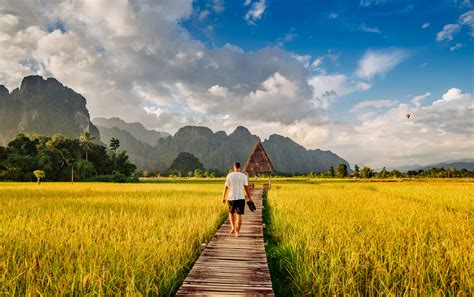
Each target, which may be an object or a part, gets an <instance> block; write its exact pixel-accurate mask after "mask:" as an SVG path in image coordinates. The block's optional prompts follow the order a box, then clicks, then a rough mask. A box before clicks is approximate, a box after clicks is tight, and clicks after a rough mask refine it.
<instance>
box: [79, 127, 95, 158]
mask: <svg viewBox="0 0 474 297" xmlns="http://www.w3.org/2000/svg"><path fill="white" fill-rule="evenodd" d="M94 139H95V137H94V136H92V135H91V133H90V132H89V131H83V132H82V133H81V136H80V137H79V142H80V143H81V146H82V148H83V149H84V151H85V152H86V161H89V160H88V153H89V151H90V150H91V148H92V146H93V144H92V140H94Z"/></svg>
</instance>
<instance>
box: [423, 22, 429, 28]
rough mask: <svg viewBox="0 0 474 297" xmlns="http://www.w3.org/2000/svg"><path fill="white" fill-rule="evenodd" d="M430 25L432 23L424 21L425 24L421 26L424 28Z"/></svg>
mask: <svg viewBox="0 0 474 297" xmlns="http://www.w3.org/2000/svg"><path fill="white" fill-rule="evenodd" d="M429 26H430V23H424V24H423V25H421V28H422V29H426V28H428V27H429Z"/></svg>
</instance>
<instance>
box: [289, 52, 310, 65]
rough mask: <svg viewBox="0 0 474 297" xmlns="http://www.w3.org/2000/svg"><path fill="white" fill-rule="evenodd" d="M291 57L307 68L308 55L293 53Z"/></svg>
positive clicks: (308, 63) (308, 62)
mask: <svg viewBox="0 0 474 297" xmlns="http://www.w3.org/2000/svg"><path fill="white" fill-rule="evenodd" d="M292 57H293V58H295V59H296V60H297V61H298V62H300V63H301V64H303V66H304V68H308V67H309V66H310V62H311V56H310V55H298V54H295V53H293V54H292Z"/></svg>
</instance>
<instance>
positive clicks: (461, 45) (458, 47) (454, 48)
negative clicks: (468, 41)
mask: <svg viewBox="0 0 474 297" xmlns="http://www.w3.org/2000/svg"><path fill="white" fill-rule="evenodd" d="M462 47H463V44H462V43H459V42H458V43H456V44H455V45H454V46H451V47H450V48H449V50H450V51H452V52H454V51H455V50H457V49H460V48H462Z"/></svg>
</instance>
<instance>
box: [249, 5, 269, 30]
mask: <svg viewBox="0 0 474 297" xmlns="http://www.w3.org/2000/svg"><path fill="white" fill-rule="evenodd" d="M244 4H245V3H244ZM266 9H267V4H266V0H258V1H256V2H254V3H252V5H251V7H250V9H249V10H248V11H247V13H246V14H245V17H244V18H245V20H246V21H247V23H248V24H250V25H255V22H256V21H258V20H260V19H261V18H262V16H263V14H264V12H265V10H266Z"/></svg>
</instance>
